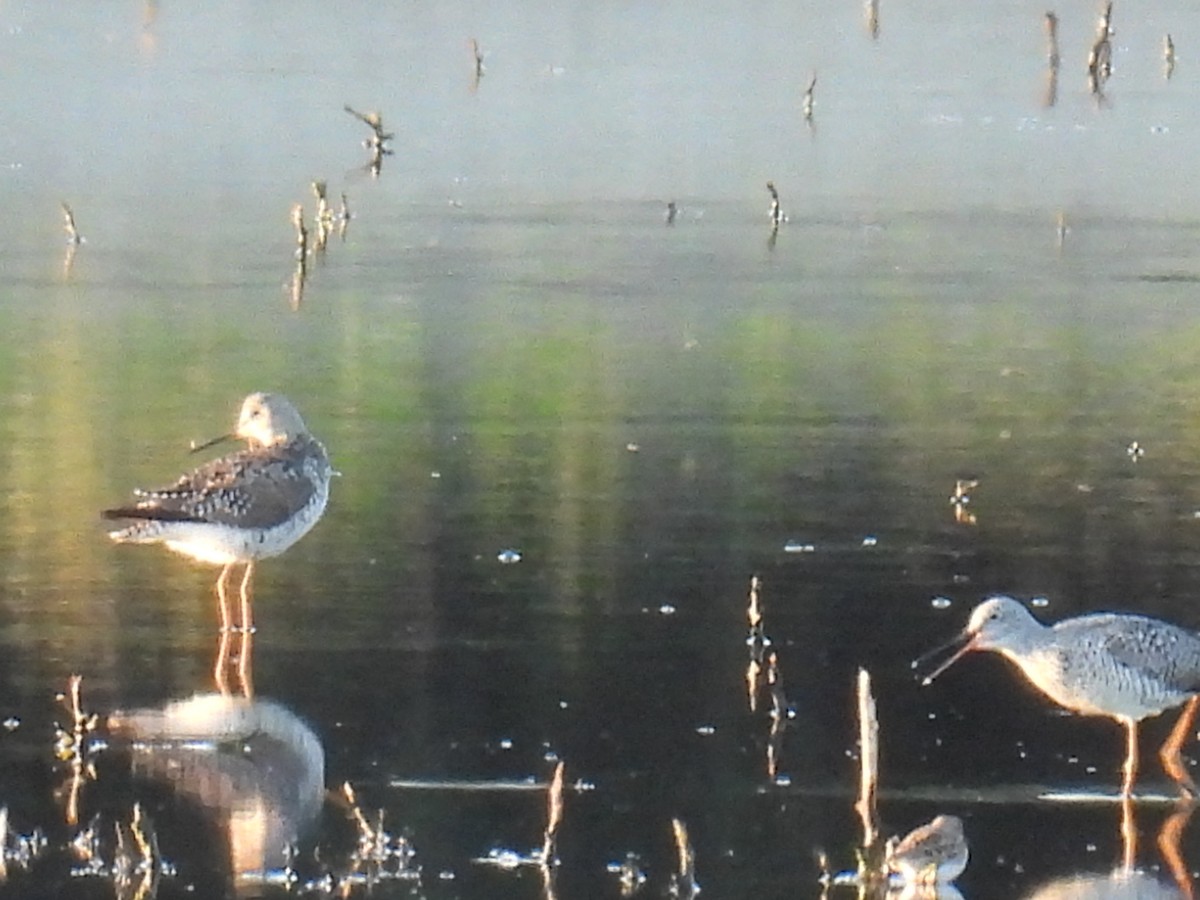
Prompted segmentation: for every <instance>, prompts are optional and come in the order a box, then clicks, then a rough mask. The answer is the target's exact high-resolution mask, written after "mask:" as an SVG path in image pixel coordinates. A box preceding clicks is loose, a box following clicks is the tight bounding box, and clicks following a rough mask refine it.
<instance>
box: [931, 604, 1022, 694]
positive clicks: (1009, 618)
mask: <svg viewBox="0 0 1200 900" xmlns="http://www.w3.org/2000/svg"><path fill="white" fill-rule="evenodd" d="M1038 627H1040V626H1039V625H1038V622H1037V620H1036V619H1034V617H1033V616H1032V614H1030V612H1029V610H1027V609H1026V608H1025V607H1024V606H1022V605H1021V604H1020V603H1018V602H1017V601H1016V600H1014V599H1013V598H1012V597H992V598H990V599H988V600H984V601H983V602H982V603H980V604H979V605H978V606H976V607H975V609H974V610H972V611H971V618H970V619H968V620H967V627H966V628H964V629H963V630H962V631H960V632H959V633H958V634H957V635H955V636H954V637H953V638H951V639H950V640H949V641H948V642H947V643H945V644H942V645H940V646H938V647H935V648H934V649H933V650H930V651H929V652H928V653H926V654H924V655H923V656H921V657H920V658H919V659H917V660H916V661H915V662H914V663H913V666H914V667H917V666H920V665H921V664H922V663H924V662H927V661H928V660H930V659H932V658H933V657H935V656H938V655H940V654H941V653H943V652H945V651H947V650H952V651H953V652H952V653H951V654H950V656H949V657H948V658H947V659H946V660H945V661H944V662H942V663H940V664H939V665H938V666H937V667H936V668H935V669H934V670H933V671H932V672H931V673H929V674H928V675H926V676H925V678H924V679H922V682H921V683H922V684H929V683H930V682H931V681H933V679H935V678H937V677H938V676H939V675H941V674H942V673H943V672H945V671H946V670H947V669H948V668H950V667H951V666H952V665H954V664H955V663H956V662H958V661H959V660H960V659H962V658H963V657H964V656H966V655H967V654H968V653H970V652H971V651H972V650H1004V649H1006V648H1013V647H1015V646H1019V645H1020V643H1021V642H1022V640H1023V639H1024V638H1025V637H1026V636H1028V635H1029V634H1030V632H1031V631H1033V630H1034V629H1036V628H1038Z"/></svg>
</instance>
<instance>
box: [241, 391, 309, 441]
mask: <svg viewBox="0 0 1200 900" xmlns="http://www.w3.org/2000/svg"><path fill="white" fill-rule="evenodd" d="M307 433H308V429H307V428H306V427H305V425H304V420H303V419H302V418H300V413H298V412H297V411H296V407H294V406H292V404H291V403H290V402H289V401H288V399H287V398H286V397H284V396H282V395H281V394H263V393H255V394H251V395H250V396H249V397H247V398H246V400H245V401H244V402H243V403H242V411H241V414H240V415H239V416H238V423H237V429H236V431H234V434H235V435H236V436H237V437H239V438H243V439H244V440H247V441H249V442H250V443H251V444H252V445H255V446H262V447H270V446H273V445H275V444H286V443H287V442H288V441H290V440H292V439H293V438H296V437H299V436H301V435H303V434H307Z"/></svg>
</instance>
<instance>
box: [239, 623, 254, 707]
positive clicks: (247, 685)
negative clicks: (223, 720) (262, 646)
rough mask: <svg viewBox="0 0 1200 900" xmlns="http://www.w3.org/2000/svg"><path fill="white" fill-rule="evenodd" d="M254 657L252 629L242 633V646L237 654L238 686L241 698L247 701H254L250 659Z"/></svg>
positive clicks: (252, 670) (252, 671)
mask: <svg viewBox="0 0 1200 900" xmlns="http://www.w3.org/2000/svg"><path fill="white" fill-rule="evenodd" d="M253 655H254V629H252V628H251V629H248V630H245V631H243V632H242V645H241V649H240V650H239V652H238V685H239V686H240V687H241V689H242V696H243V697H245V698H246V699H247V700H253V699H254V666H253V663H252V662H251V657H252V656H253Z"/></svg>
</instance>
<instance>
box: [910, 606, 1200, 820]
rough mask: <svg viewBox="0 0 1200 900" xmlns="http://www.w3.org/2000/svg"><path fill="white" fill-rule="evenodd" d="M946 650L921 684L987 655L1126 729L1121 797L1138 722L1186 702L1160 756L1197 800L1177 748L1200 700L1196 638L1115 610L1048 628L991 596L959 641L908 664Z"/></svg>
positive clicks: (1058, 698) (1130, 775)
mask: <svg viewBox="0 0 1200 900" xmlns="http://www.w3.org/2000/svg"><path fill="white" fill-rule="evenodd" d="M951 647H956V648H957V649H956V650H955V652H954V653H953V654H952V655H951V656H950V657H949V658H948V659H947V660H945V661H944V662H943V663H941V664H940V665H939V666H938V667H937V668H936V669H934V671H933V672H932V673H931V674H930V675H928V676H927V677H926V678H925V679H924V681H923V683H924V684H929V683H930V682H931V681H933V679H935V678H936V677H937V676H938V675H940V674H941V673H942V672H944V671H946V669H948V668H949V667H950V666H951V665H953V664H954V662H955V661H957V660H958V659H960V658H961V657H962V656H964V655H965V654H966V653H969V652H970V651H972V650H992V651H995V652H997V653H999V654H1001V655H1002V656H1005V657H1007V658H1008V659H1010V660H1012V661H1013V662H1014V663H1016V664H1017V665H1018V666H1019V667H1020V668H1021V671H1022V672H1023V673H1024V674H1025V677H1026V678H1027V679H1029V681H1031V682H1032V683H1033V685H1034V687H1036V688H1037V689H1038V690H1040V691H1041V692H1042V693H1043V694H1045V695H1046V696H1047V697H1049V698H1050V699H1051V700H1053V701H1054V702H1055V703H1058V704H1059V705H1060V706H1064V707H1066V708H1067V709H1069V710H1072V711H1073V712H1077V713H1080V714H1081V715H1085V716H1108V717H1110V718H1113V719H1116V720H1117V721H1118V722H1120V723H1121V724H1122V725H1124V726H1125V731H1126V736H1127V749H1126V754H1125V767H1124V776H1125V777H1124V781H1123V782H1122V785H1121V794H1122V796H1126V797H1127V796H1129V795H1130V794H1131V793H1132V790H1133V782H1134V780H1135V778H1136V777H1137V767H1138V744H1137V726H1138V722H1140V721H1141V720H1142V719H1145V718H1148V717H1150V716H1157V715H1158V714H1159V713H1162V712H1165V711H1166V710H1168V709H1172V708H1173V707H1176V706H1179V705H1180V704H1183V703H1186V704H1187V706H1186V707H1185V708H1184V711H1183V713H1182V714H1181V715H1180V717H1179V722H1178V723H1177V724H1176V725H1175V728H1174V730H1173V731H1172V732H1171V736H1170V737H1169V738H1168V739H1167V741H1166V743H1164V744H1163V745H1162V749H1161V750H1160V751H1159V757H1160V758H1161V759H1162V764H1163V768H1164V769H1165V770H1166V772H1167V774H1168V775H1170V776H1171V778H1172V779H1174V781H1175V782H1176V784H1178V785H1179V788H1180V790H1181V791H1182V792H1183V794H1184V795H1185V796H1187V797H1196V796H1197V790H1196V785H1195V782H1193V781H1192V778H1191V776H1189V775H1188V773H1187V771H1186V770H1185V769H1184V767H1183V763H1182V761H1181V760H1180V757H1179V751H1180V748H1181V747H1182V746H1183V742H1184V740H1186V738H1187V736H1188V732H1189V731H1190V730H1191V727H1192V721H1193V719H1194V718H1195V715H1196V706H1197V703H1200V696H1198V694H1200V635H1197V634H1194V633H1193V632H1191V631H1187V630H1185V629H1183V628H1179V627H1177V626H1175V625H1172V624H1170V623H1169V622H1163V621H1160V620H1158V619H1151V618H1147V617H1146V616H1135V615H1126V614H1118V613H1094V614H1092V615H1087V616H1077V617H1075V618H1072V619H1063V620H1062V621H1061V622H1057V623H1056V624H1054V625H1052V626H1046V625H1043V624H1042V623H1040V622H1038V621H1037V620H1036V619H1035V618H1034V617H1033V615H1032V614H1031V613H1030V612H1029V610H1027V609H1026V608H1025V607H1024V606H1022V605H1021V604H1020V603H1018V602H1017V601H1016V600H1014V599H1012V598H1011V597H992V598H991V599H989V600H985V601H984V602H983V603H981V604H979V606H977V607H975V609H974V610H973V611H972V613H971V618H970V620H969V621H968V622H967V627H966V628H965V629H963V631H962V632H961V633H960V634H959V635H958V636H957V637H955V638H953V639H952V640H951V641H950V642H949V643H947V644H944V645H943V646H941V647H938V648H935V649H934V650H932V651H931V652H930V653H927V654H926V655H925V656H923V657H921V658H920V659H918V660H917V661H916V662H914V663H913V665H914V666H918V665H921V664H922V662H923V661H925V660H928V659H930V658H931V657H933V656H934V655H936V654H939V653H941V652H943V651H945V650H949V649H950V648H951Z"/></svg>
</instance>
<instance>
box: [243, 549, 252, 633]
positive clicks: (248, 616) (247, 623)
mask: <svg viewBox="0 0 1200 900" xmlns="http://www.w3.org/2000/svg"><path fill="white" fill-rule="evenodd" d="M252 574H254V560H250V562H248V563H246V574H245V575H243V576H242V631H247V632H249V631H253V630H254V614H253V613H252V612H251V610H250V576H251V575H252Z"/></svg>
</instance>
